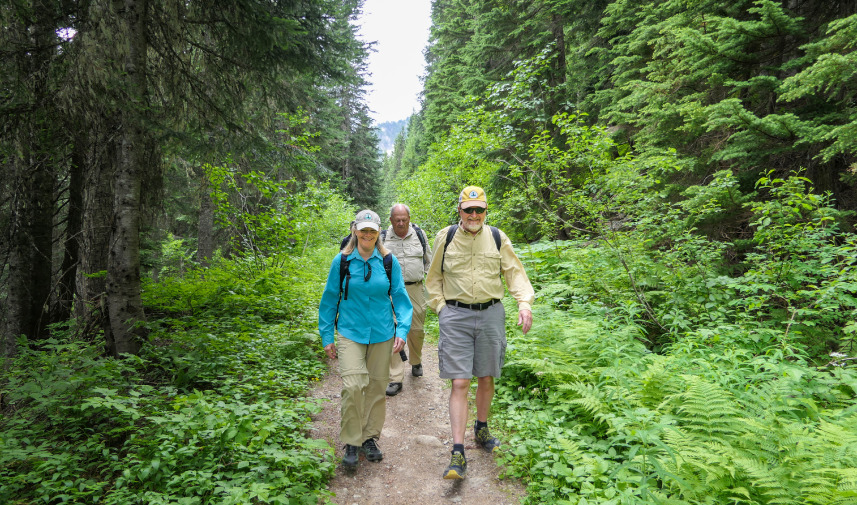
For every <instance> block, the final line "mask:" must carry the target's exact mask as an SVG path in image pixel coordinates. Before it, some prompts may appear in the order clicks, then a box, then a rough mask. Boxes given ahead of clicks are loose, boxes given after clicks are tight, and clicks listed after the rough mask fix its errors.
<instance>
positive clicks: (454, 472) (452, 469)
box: [443, 452, 467, 480]
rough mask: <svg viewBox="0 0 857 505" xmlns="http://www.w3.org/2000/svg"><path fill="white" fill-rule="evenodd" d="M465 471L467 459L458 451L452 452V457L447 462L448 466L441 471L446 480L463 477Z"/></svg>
mask: <svg viewBox="0 0 857 505" xmlns="http://www.w3.org/2000/svg"><path fill="white" fill-rule="evenodd" d="M466 472H467V459H465V458H464V454H463V453H460V452H453V453H452V459H451V460H450V462H449V466H448V467H446V471H445V472H444V473H443V478H444V479H447V480H458V479H463V478H464V474H465V473H466Z"/></svg>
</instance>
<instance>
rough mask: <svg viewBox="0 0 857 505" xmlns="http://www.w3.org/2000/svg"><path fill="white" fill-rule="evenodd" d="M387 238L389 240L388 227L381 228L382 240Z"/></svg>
mask: <svg viewBox="0 0 857 505" xmlns="http://www.w3.org/2000/svg"><path fill="white" fill-rule="evenodd" d="M385 240H387V229H386V228H384V229H383V230H381V242H384V241H385Z"/></svg>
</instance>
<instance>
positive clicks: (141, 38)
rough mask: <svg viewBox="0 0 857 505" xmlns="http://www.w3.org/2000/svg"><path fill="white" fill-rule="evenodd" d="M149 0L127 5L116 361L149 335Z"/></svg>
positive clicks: (116, 231)
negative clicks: (143, 248)
mask: <svg viewBox="0 0 857 505" xmlns="http://www.w3.org/2000/svg"><path fill="white" fill-rule="evenodd" d="M146 11H147V9H146V1H145V0H126V1H125V20H126V25H127V29H128V38H127V41H128V52H127V56H126V59H125V72H126V80H125V83H126V87H127V90H128V95H129V96H128V98H127V100H128V101H127V102H126V103H125V109H124V110H123V112H122V132H121V134H120V137H121V139H120V142H119V165H118V167H117V170H116V176H115V178H114V184H113V187H114V191H115V194H114V200H113V226H112V229H111V240H110V255H109V257H108V261H107V308H108V314H109V319H110V330H111V333H112V337H113V338H112V342H110V341H108V349H109V351H110V352H111V354H113V355H114V356H119V355H121V354H126V353H129V354H137V353H138V352H139V351H140V346H141V345H142V342H143V339H144V338H145V336H146V330H145V328H144V327H143V326H142V325H141V323H144V322H145V314H144V313H143V302H142V299H141V297H140V187H141V184H142V179H141V177H142V175H141V174H142V173H143V170H142V161H143V154H144V152H145V137H144V133H143V116H144V114H145V98H146V64H147V61H146V49H147V40H146V22H145V15H146Z"/></svg>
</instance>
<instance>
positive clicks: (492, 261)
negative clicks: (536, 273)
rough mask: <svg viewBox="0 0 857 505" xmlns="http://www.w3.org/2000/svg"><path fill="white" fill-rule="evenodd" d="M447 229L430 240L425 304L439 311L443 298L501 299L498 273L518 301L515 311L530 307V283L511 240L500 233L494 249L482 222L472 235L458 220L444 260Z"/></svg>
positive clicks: (486, 228)
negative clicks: (430, 247)
mask: <svg viewBox="0 0 857 505" xmlns="http://www.w3.org/2000/svg"><path fill="white" fill-rule="evenodd" d="M447 230H449V228H448V227H447V228H444V229H442V230H440V231H439V232H438V234H437V236H436V237H435V239H434V251H433V253H432V261H431V266H429V271H428V276H427V277H426V289H427V290H428V293H429V302H428V304H429V307H431V309H432V310H433V311H435V312H436V313H439V312H440V311H441V310H442V309H443V307H445V306H446V301H447V300H458V301H459V302H462V303H484V302H487V301H490V300H493V299H498V300H499V299H502V298H503V295H504V294H505V288H504V287H503V279H501V278H500V274H501V273H502V274H503V278H505V279H506V286H508V288H509V293H510V294H511V295H512V297H513V298H515V300H516V301H517V302H518V311H521V310H532V308H531V307H532V304H533V302H534V301H535V297H536V296H535V291H534V290H533V285H532V284H530V279H529V278H527V273H526V272H525V271H524V265H523V264H522V263H521V260H519V259H518V256H517V255H516V254H515V251H514V249H513V248H512V241H511V240H509V237H507V236H506V234H505V233H503V232H502V231H501V232H500V250H499V251H498V250H497V245H496V243H495V242H494V237H493V236H492V235H491V230H490V229H489V228H488V225H482V229H481V230H479V232H478V233H477V234H476V235H473V234H471V233H470V232H468V231H466V230H465V229H464V227H462V226H461V224H460V223H459V227H458V230H456V232H455V236H453V238H452V241H451V242H450V243H449V246H448V247H447V248H446V259H445V260H444V253H443V245H444V243H445V242H446V233H447ZM441 261H443V273H441Z"/></svg>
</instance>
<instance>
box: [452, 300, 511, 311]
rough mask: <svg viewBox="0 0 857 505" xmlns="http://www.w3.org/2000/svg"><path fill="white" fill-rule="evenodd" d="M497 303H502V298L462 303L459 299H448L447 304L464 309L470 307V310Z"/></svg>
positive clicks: (483, 308) (485, 307)
mask: <svg viewBox="0 0 857 505" xmlns="http://www.w3.org/2000/svg"><path fill="white" fill-rule="evenodd" d="M495 303H500V300H497V299H494V300H491V301H489V302H485V303H461V302H459V301H458V300H447V301H446V304H447V305H452V306H453V307H461V308H462V309H470V310H485V309H487V308H488V307H490V306H492V305H494V304H495Z"/></svg>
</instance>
